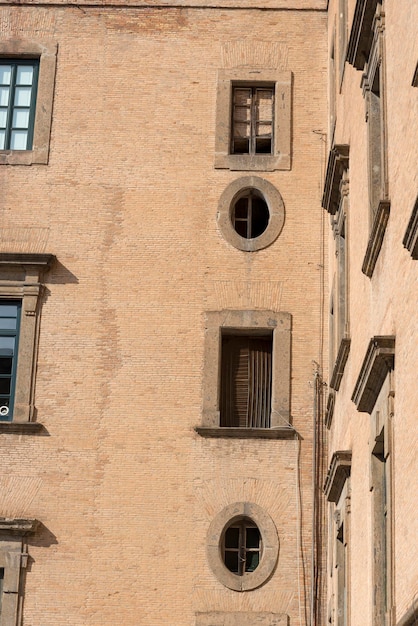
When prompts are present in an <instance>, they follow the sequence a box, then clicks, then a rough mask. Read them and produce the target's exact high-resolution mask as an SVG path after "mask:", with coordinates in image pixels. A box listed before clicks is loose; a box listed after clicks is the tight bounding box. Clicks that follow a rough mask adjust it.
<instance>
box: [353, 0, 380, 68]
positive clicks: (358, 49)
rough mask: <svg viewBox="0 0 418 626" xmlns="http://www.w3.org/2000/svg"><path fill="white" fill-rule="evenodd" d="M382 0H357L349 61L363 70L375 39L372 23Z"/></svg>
mask: <svg viewBox="0 0 418 626" xmlns="http://www.w3.org/2000/svg"><path fill="white" fill-rule="evenodd" d="M379 1H380V0H357V3H356V7H355V9H354V17H353V23H352V26H351V32H350V38H349V40H348V46H347V61H348V63H350V65H353V66H354V67H355V68H356V69H357V70H362V69H363V68H364V65H365V63H366V61H367V60H368V58H369V54H370V48H371V45H372V41H373V31H372V24H373V19H374V16H375V13H376V8H377V5H378V3H379Z"/></svg>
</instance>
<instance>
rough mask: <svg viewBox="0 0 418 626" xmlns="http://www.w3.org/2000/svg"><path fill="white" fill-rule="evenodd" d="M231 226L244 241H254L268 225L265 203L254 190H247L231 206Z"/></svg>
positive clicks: (267, 212)
mask: <svg viewBox="0 0 418 626" xmlns="http://www.w3.org/2000/svg"><path fill="white" fill-rule="evenodd" d="M231 220H232V225H233V227H234V229H235V232H236V233H238V235H240V236H241V237H244V238H245V239H255V238H256V237H259V236H260V235H262V234H263V233H264V231H265V230H266V229H267V226H268V225H269V221H270V211H269V208H268V206H267V202H266V201H265V200H264V198H263V196H262V195H261V193H260V192H259V191H257V190H256V189H247V190H246V191H245V193H244V194H240V195H239V197H238V199H237V200H236V201H235V202H234V203H233V205H232V214H231Z"/></svg>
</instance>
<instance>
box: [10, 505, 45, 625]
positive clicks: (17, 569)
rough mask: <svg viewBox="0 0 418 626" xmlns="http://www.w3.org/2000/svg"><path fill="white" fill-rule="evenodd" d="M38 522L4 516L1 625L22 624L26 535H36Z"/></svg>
mask: <svg viewBox="0 0 418 626" xmlns="http://www.w3.org/2000/svg"><path fill="white" fill-rule="evenodd" d="M38 525H39V522H38V521H37V520H35V519H20V518H17V519H16V518H11V519H9V518H4V517H3V518H0V567H1V568H2V569H4V579H3V593H2V597H1V598H0V602H1V616H0V626H10V625H11V624H20V623H21V620H22V609H23V595H24V572H25V570H26V567H27V563H28V550H27V539H26V537H27V536H28V535H32V534H34V533H35V532H36V529H37V527H38Z"/></svg>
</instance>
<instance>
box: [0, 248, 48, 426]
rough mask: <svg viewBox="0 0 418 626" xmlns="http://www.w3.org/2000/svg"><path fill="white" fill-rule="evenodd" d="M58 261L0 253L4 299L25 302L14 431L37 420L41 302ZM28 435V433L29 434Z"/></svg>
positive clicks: (0, 287) (0, 288)
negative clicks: (45, 278) (47, 275)
mask: <svg viewBox="0 0 418 626" xmlns="http://www.w3.org/2000/svg"><path fill="white" fill-rule="evenodd" d="M54 261H55V256H54V255H52V254H30V253H28V254H19V253H8V252H1V253H0V299H4V300H7V299H15V300H21V302H22V317H21V321H20V333H19V347H18V355H17V374H16V388H15V395H14V410H13V422H9V424H13V428H14V429H15V428H16V424H17V423H26V424H27V423H28V422H32V421H34V412H35V407H34V385H35V379H34V371H35V355H36V341H37V337H38V325H39V300H40V296H41V294H42V290H43V285H42V280H43V275H44V273H45V272H46V271H48V270H49V269H50V267H51V266H52V264H53V263H54ZM11 428H12V426H11V425H9V426H5V422H3V423H2V426H1V431H3V432H4V431H5V430H7V432H10V429H11ZM25 432H26V431H25Z"/></svg>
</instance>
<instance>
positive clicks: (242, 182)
mask: <svg viewBox="0 0 418 626" xmlns="http://www.w3.org/2000/svg"><path fill="white" fill-rule="evenodd" d="M247 189H256V190H258V191H259V192H260V193H261V195H262V196H263V198H264V200H265V201H266V203H267V206H268V210H269V223H268V226H267V228H266V230H265V231H264V232H263V233H262V234H261V235H259V237H255V238H254V239H245V237H241V235H239V234H238V233H237V232H236V231H235V229H234V227H233V225H232V221H231V210H232V206H233V203H234V200H235V199H236V197H237V196H239V194H241V193H243V192H244V191H245V190H247ZM217 219H218V225H219V228H220V230H221V232H222V234H223V236H224V237H225V239H226V240H227V241H228V243H230V244H231V245H232V246H234V248H238V250H243V251H244V252H256V251H257V250H262V249H263V248H267V246H270V245H271V244H272V243H273V242H274V241H275V240H276V239H277V237H278V236H279V235H280V233H281V231H282V228H283V225H284V202H283V198H282V196H281V195H280V193H279V191H278V190H277V189H276V187H274V186H273V185H272V184H271V183H270V182H268V181H267V180H264V179H263V178H260V177H259V176H244V177H242V178H238V179H237V180H234V181H233V182H232V183H230V184H229V185H228V187H226V189H225V190H224V192H223V193H222V195H221V197H220V199H219V204H218V216H217Z"/></svg>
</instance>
